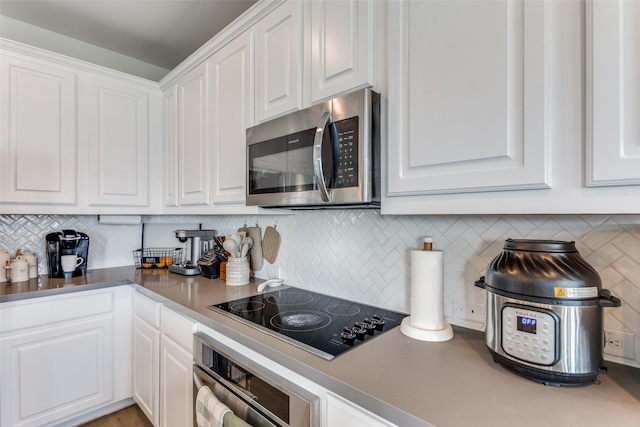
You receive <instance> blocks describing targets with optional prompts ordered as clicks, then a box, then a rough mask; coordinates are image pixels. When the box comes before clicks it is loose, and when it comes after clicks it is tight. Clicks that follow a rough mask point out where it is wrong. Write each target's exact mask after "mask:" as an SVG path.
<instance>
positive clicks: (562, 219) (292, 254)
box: [0, 210, 640, 366]
mask: <svg viewBox="0 0 640 427" xmlns="http://www.w3.org/2000/svg"><path fill="white" fill-rule="evenodd" d="M143 221H144V222H155V223H180V222H185V223H198V222H199V223H201V224H202V226H203V228H215V229H216V230H218V231H219V232H220V234H228V233H230V232H233V231H235V230H237V228H238V227H241V226H242V225H244V224H247V225H250V226H253V225H255V224H256V223H258V224H259V225H260V226H261V227H262V231H263V233H264V230H265V228H266V227H267V226H269V225H276V229H277V230H278V232H279V233H280V234H281V240H282V244H281V246H280V251H279V253H278V257H277V259H276V261H275V263H274V264H273V265H270V264H269V263H266V262H265V264H264V267H263V268H262V270H261V271H259V272H257V276H258V277H262V278H268V277H271V276H277V275H280V276H281V277H283V278H284V279H285V281H286V283H288V284H291V285H293V286H298V287H303V288H307V289H311V290H315V291H318V292H322V293H325V294H332V295H337V296H340V297H344V298H347V299H355V300H361V301H365V302H368V303H370V304H373V305H377V306H381V307H386V308H390V309H396V310H401V311H406V312H408V311H409V306H410V304H409V298H410V284H409V277H410V265H409V251H410V250H411V249H415V248H418V246H419V244H420V241H421V238H422V237H424V236H427V235H430V236H433V238H434V240H435V247H436V248H437V249H442V250H443V251H444V253H445V315H446V317H447V320H448V321H449V322H450V323H452V324H457V325H462V326H467V327H470V328H474V329H480V330H482V329H483V328H484V321H483V319H484V315H483V314H482V313H483V312H484V299H485V295H484V291H482V290H481V289H479V288H476V287H474V286H473V282H474V281H475V280H477V279H478V278H479V277H480V276H482V275H483V274H484V269H485V268H486V266H487V264H488V263H489V262H490V261H491V260H492V259H493V258H494V257H495V256H496V255H497V254H498V253H499V252H500V250H501V248H502V245H503V243H504V240H505V239H507V238H510V237H511V238H533V239H556V240H573V241H575V242H576V246H577V247H578V250H579V251H580V254H581V255H582V256H583V257H584V258H585V259H586V260H587V261H588V262H589V263H590V264H591V265H592V266H593V267H594V268H595V269H596V270H597V271H598V272H599V273H600V276H601V277H602V282H603V287H605V288H607V289H610V290H611V291H612V292H613V293H614V294H615V295H617V296H619V297H620V298H622V300H623V305H622V307H620V308H616V309H607V310H606V314H605V327H607V328H611V329H616V330H626V331H632V332H634V333H635V334H636V354H640V340H638V337H639V336H640V215H620V216H613V215H531V216H526V215H505V216H499V215H496V216H490V215H487V216H477V215H472V216H447V215H444V216H382V215H380V213H379V212H378V211H374V210H335V211H333V210H325V211H305V212H299V213H296V214H292V215H285V216H150V217H143ZM66 228H71V229H75V230H78V231H82V232H85V233H87V234H88V235H89V236H90V238H91V241H90V249H89V264H88V267H89V269H95V268H102V267H113V266H121V265H131V264H133V257H132V251H133V250H134V249H137V248H139V247H140V245H141V233H142V226H141V225H133V226H132V225H104V224H100V223H99V222H98V217H96V216H58V215H27V216H20V215H5V216H0V248H4V249H9V251H10V252H11V253H12V254H13V253H14V252H15V251H16V250H17V249H19V248H20V249H28V250H32V251H34V252H36V253H37V254H38V259H39V260H40V265H39V267H40V274H46V263H45V260H44V251H45V249H44V236H45V235H46V234H47V233H49V232H51V231H56V230H61V229H66ZM465 308H466V309H467V310H465ZM469 308H472V309H474V311H476V312H477V310H480V311H481V313H480V315H479V316H477V317H474V316H471V318H470V316H469V315H468V314H467V315H465V314H464V313H465V312H468V309H469ZM470 319H471V320H470ZM621 362H623V363H627V364H631V365H633V366H638V362H637V361H628V360H622V361H621Z"/></svg>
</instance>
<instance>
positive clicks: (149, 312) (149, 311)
mask: <svg viewBox="0 0 640 427" xmlns="http://www.w3.org/2000/svg"><path fill="white" fill-rule="evenodd" d="M160 305H161V304H160V303H158V302H156V301H154V300H152V299H151V298H148V297H146V296H144V295H142V294H140V293H139V292H136V293H134V294H133V314H135V315H136V316H138V317H139V318H141V319H143V320H144V321H145V322H147V323H149V324H150V325H152V326H155V327H156V328H159V327H160Z"/></svg>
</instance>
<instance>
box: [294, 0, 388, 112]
mask: <svg viewBox="0 0 640 427" xmlns="http://www.w3.org/2000/svg"><path fill="white" fill-rule="evenodd" d="M293 3H296V2H295V1H294V2H293ZM374 9H375V2H373V1H369V0H367V1H361V0H338V1H337V0H313V1H312V2H311V17H310V20H311V102H312V103H315V102H317V101H320V100H323V99H327V98H330V97H332V96H334V95H336V94H339V93H342V92H347V91H351V90H354V89H357V88H361V87H366V86H371V85H373V86H375V81H374V77H375V72H374V71H375V69H374V59H375V55H374V49H375V45H376V43H375V42H376V37H375V33H376V32H375V14H374Z"/></svg>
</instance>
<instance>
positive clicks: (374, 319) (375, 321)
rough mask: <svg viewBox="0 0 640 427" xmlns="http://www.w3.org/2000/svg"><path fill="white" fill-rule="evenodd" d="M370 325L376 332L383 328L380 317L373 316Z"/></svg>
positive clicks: (382, 321) (382, 320)
mask: <svg viewBox="0 0 640 427" xmlns="http://www.w3.org/2000/svg"><path fill="white" fill-rule="evenodd" d="M371 323H372V324H373V326H374V327H375V328H376V331H381V330H382V328H384V324H385V321H384V319H383V318H382V317H380V316H378V315H377V314H374V315H373V316H371Z"/></svg>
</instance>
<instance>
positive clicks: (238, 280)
mask: <svg viewBox="0 0 640 427" xmlns="http://www.w3.org/2000/svg"><path fill="white" fill-rule="evenodd" d="M249 274H250V273H249V260H248V259H247V257H243V258H231V257H230V258H229V259H228V261H227V277H226V282H227V285H230V286H241V285H246V284H247V283H249Z"/></svg>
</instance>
